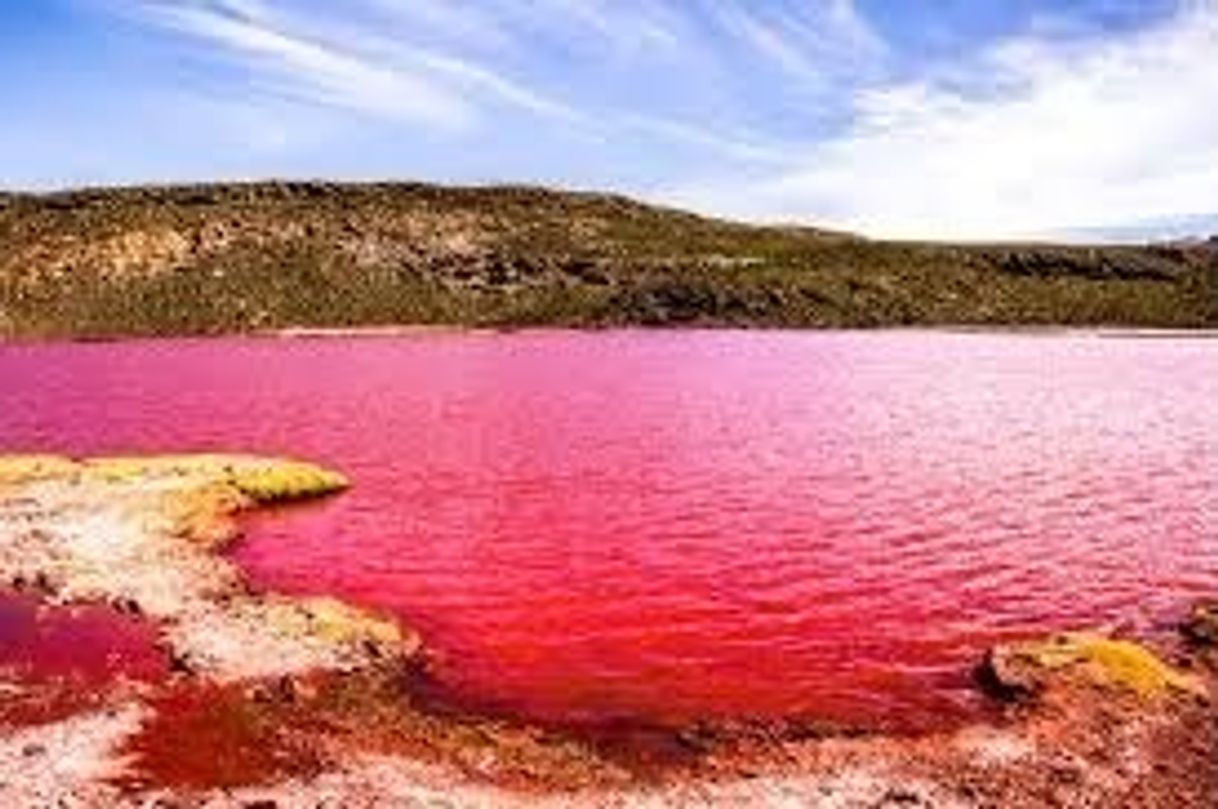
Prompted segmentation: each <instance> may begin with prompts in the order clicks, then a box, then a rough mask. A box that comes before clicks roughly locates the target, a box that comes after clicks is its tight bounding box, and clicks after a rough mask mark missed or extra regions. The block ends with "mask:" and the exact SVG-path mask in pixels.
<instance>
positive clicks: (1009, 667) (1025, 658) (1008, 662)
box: [978, 632, 1205, 699]
mask: <svg viewBox="0 0 1218 809" xmlns="http://www.w3.org/2000/svg"><path fill="white" fill-rule="evenodd" d="M978 676H979V679H980V680H981V682H982V684H983V685H985V686H987V687H988V688H989V690H991V691H992V692H994V693H995V694H997V695H998V696H1000V697H1003V698H1006V699H1020V698H1027V697H1033V696H1036V695H1039V694H1040V693H1042V692H1043V691H1045V689H1046V688H1048V687H1049V686H1051V685H1053V684H1064V683H1071V684H1081V685H1087V686H1099V687H1103V688H1111V689H1116V690H1119V691H1123V692H1126V693H1130V694H1133V695H1135V696H1137V697H1139V698H1143V699H1155V698H1160V697H1164V696H1169V695H1171V694H1192V695H1196V696H1204V695H1205V689H1204V686H1203V685H1202V683H1201V681H1200V680H1199V679H1198V678H1196V677H1193V676H1190V675H1188V674H1186V673H1184V672H1181V671H1179V670H1177V669H1175V668H1173V667H1172V666H1170V665H1168V664H1167V663H1165V662H1163V661H1162V660H1160V659H1159V657H1158V656H1157V655H1155V653H1154V652H1152V651H1150V650H1149V649H1147V648H1146V647H1144V646H1141V645H1139V644H1137V643H1134V642H1133V641H1128V640H1118V639H1115V638H1110V637H1107V636H1104V635H1100V634H1095V633H1088V632H1071V633H1063V634H1059V635H1054V636H1052V637H1050V638H1047V639H1044V640H1034V641H1026V642H1022V643H1011V644H1003V645H1000V646H997V647H995V648H994V649H992V650H990V651H989V653H988V654H987V655H986V657H985V660H984V661H983V663H982V665H981V667H980V668H979V670H978Z"/></svg>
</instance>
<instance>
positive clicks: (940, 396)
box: [0, 331, 1218, 729]
mask: <svg viewBox="0 0 1218 809" xmlns="http://www.w3.org/2000/svg"><path fill="white" fill-rule="evenodd" d="M1215 402H1218V351H1216V350H1215V347H1214V344H1213V341H1212V340H1209V341H1207V340H1205V339H1201V338H1189V337H1186V336H1172V337H1163V338H1161V339H1154V340H1144V339H1134V338H1130V337H1118V336H1114V335H1094V334H1068V333H1059V334H1037V335H1031V334H949V333H922V332H881V333H784V332H766V333H735V332H634V331H625V332H606V333H571V332H523V333H513V334H492V333H466V334H461V333H455V334H454V333H448V334H435V335H429V334H423V335H413V336H409V337H376V338H371V337H341V338H324V339H292V340H286V339H217V340H208V341H189V340H173V341H158V342H131V343H113V344H76V345H26V346H5V347H0V413H2V414H3V418H0V449H2V450H5V451H56V452H67V453H73V454H79V455H86V454H104V453H114V452H132V451H149V452H162V451H173V452H183V451H194V450H240V451H246V452H254V453H259V454H288V455H292V456H297V457H303V458H307V459H309V460H314V461H318V462H322V463H327V464H330V465H332V466H335V467H336V468H338V469H340V470H342V471H344V472H346V473H347V474H348V475H350V476H351V477H352V478H353V480H354V481H355V484H356V485H355V488H354V489H353V490H352V491H351V492H349V493H348V494H345V495H343V496H341V497H338V498H336V499H333V500H330V501H326V502H324V503H321V504H316V505H311V506H306V507H297V508H289V509H282V510H278V511H272V512H268V513H265V514H259V515H255V516H254V517H252V518H251V519H249V520H248V521H247V523H246V527H247V537H246V540H245V541H244V542H243V543H242V544H241V545H240V546H239V547H238V548H237V549H236V551H235V555H236V557H237V559H238V561H239V562H240V563H241V564H242V565H243V567H244V568H245V569H246V570H247V571H248V572H249V574H250V575H251V577H252V578H253V579H254V580H255V582H257V583H258V584H260V585H262V586H266V587H269V588H275V589H279V590H284V591H288V592H294V593H326V594H333V595H338V596H342V597H345V598H348V599H351V600H353V601H355V602H358V603H361V604H365V605H370V606H375V607H381V608H384V609H388V610H391V611H393V612H394V613H396V614H397V615H399V616H401V618H402V619H403V620H404V621H406V622H407V623H408V624H410V625H411V626H413V627H415V628H417V629H418V630H420V631H421V632H422V633H423V636H424V638H425V639H426V641H427V643H428V645H429V646H430V647H432V648H433V649H434V650H436V652H437V658H436V664H435V676H436V678H437V681H438V685H439V687H440V688H441V689H442V690H443V691H444V692H445V693H446V695H448V696H449V697H450V698H452V699H455V700H458V701H461V702H464V703H468V704H470V705H474V706H477V707H479V708H482V709H485V710H491V711H503V712H508V713H512V714H519V715H524V716H527V717H529V718H532V719H536V720H547V721H556V722H574V723H581V722H586V723H614V722H655V723H677V722H687V721H692V720H695V719H715V718H721V719H727V718H748V719H754V718H755V719H777V718H784V719H788V718H804V719H813V720H824V721H829V722H839V723H846V724H850V725H863V726H884V727H890V728H911V729H912V728H922V727H928V726H935V725H939V724H941V723H943V722H951V721H954V720H963V719H965V718H969V717H972V716H974V715H975V714H976V712H977V711H978V710H981V704H980V702H979V701H978V698H977V697H976V696H975V695H974V691H973V689H972V688H971V687H970V684H969V669H970V667H971V666H972V664H973V663H974V662H975V661H976V660H977V658H978V655H979V653H980V651H981V650H982V649H984V648H985V647H986V646H987V645H989V644H991V643H993V642H995V641H997V640H1000V639H1004V638H1009V637H1014V636H1020V635H1023V634H1029V633H1030V634H1040V633H1042V632H1044V631H1046V630H1048V629H1053V628H1075V627H1080V626H1083V627H1085V626H1094V625H1097V624H1102V625H1119V626H1126V627H1129V628H1131V629H1136V630H1139V631H1154V630H1155V629H1156V628H1157V627H1159V626H1160V624H1161V623H1162V622H1164V621H1167V620H1170V619H1172V618H1175V617H1177V616H1178V615H1179V614H1181V611H1182V609H1183V605H1184V604H1186V603H1188V602H1189V601H1191V600H1192V599H1194V598H1197V597H1202V596H1213V595H1214V594H1215V592H1216V591H1218V542H1216V541H1215V538H1214V527H1215V525H1218V521H1216V520H1218V410H1215V404H1214V403H1215ZM4 621H11V619H8V618H4V617H3V614H0V633H4V632H5V630H4V628H3V623H4ZM0 637H3V638H6V642H7V639H8V638H10V637H12V633H11V632H9V634H7V635H6V634H0Z"/></svg>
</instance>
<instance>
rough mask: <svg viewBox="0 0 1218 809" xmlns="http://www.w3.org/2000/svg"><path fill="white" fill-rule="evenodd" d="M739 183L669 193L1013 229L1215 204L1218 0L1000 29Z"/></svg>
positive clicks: (1081, 224)
mask: <svg viewBox="0 0 1218 809" xmlns="http://www.w3.org/2000/svg"><path fill="white" fill-rule="evenodd" d="M856 108H857V114H856V119H855V120H854V122H853V123H852V124H851V125H850V126H849V128H848V129H847V131H846V132H845V133H844V134H842V135H840V136H839V137H836V138H832V139H829V140H827V141H824V142H821V143H819V144H814V145H810V146H808V147H807V148H806V150H805V152H804V153H803V154H792V155H791V156H790V164H789V165H788V166H787V167H786V168H785V169H784V170H783V171H781V172H778V173H777V174H776V175H774V176H771V177H770V178H768V179H763V180H761V181H758V182H753V183H751V184H745V185H744V186H742V185H741V184H740V183H738V182H732V183H731V184H730V186H729V185H728V184H719V183H708V184H705V185H702V186H701V187H686V188H683V189H680V190H677V191H675V192H673V193H671V194H668V195H666V196H667V198H668V199H670V200H672V199H675V200H676V201H679V202H682V203H685V204H692V205H695V206H697V207H700V208H703V209H710V210H714V211H717V212H725V211H726V212H729V213H734V214H737V215H745V216H750V217H754V218H758V217H760V218H773V217H782V218H806V219H810V220H813V221H820V222H824V223H826V224H832V225H835V226H839V227H850V228H853V229H857V230H861V231H864V232H868V233H873V234H880V235H891V236H903V237H931V236H937V237H957V238H959V237H964V238H991V237H1021V236H1035V235H1045V234H1053V233H1059V232H1063V231H1067V230H1071V229H1080V228H1090V227H1096V226H1100V227H1103V226H1106V225H1125V224H1129V223H1132V222H1138V221H1146V220H1151V219H1170V218H1174V217H1183V216H1188V215H1195V214H1201V213H1205V212H1211V211H1213V210H1214V209H1215V208H1218V2H1214V1H1213V0H1198V2H1192V3H1188V4H1187V5H1186V6H1185V7H1184V8H1182V9H1181V11H1180V12H1179V13H1178V14H1177V15H1175V16H1174V17H1173V18H1172V19H1170V20H1169V21H1166V22H1164V23H1161V24H1159V25H1158V26H1157V27H1154V28H1151V29H1147V30H1144V31H1141V32H1138V33H1134V34H1126V35H1123V36H1122V37H1120V38H1115V39H1113V38H1107V39H1104V38H1099V37H1091V38H1086V39H1082V40H1080V39H1078V38H1070V39H1066V40H1061V39H1054V38H1051V37H1043V36H1028V37H1023V38H1017V39H1012V40H1009V41H1006V42H1004V43H1001V44H999V45H997V46H995V47H992V48H990V49H989V50H988V51H987V52H986V53H984V54H983V55H982V56H980V57H979V58H975V59H972V60H969V61H968V62H967V63H966V64H963V65H957V66H955V68H954V69H953V70H951V71H947V72H945V73H942V74H937V75H935V74H932V75H928V76H927V77H926V78H923V79H921V80H916V81H907V82H904V83H899V84H892V85H887V86H880V87H875V88H872V89H869V90H866V91H864V92H862V93H860V95H859V96H858V98H857V100H856Z"/></svg>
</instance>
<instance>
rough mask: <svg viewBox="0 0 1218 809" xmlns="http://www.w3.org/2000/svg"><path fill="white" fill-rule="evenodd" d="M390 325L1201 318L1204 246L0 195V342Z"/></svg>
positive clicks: (636, 212) (368, 194)
mask: <svg viewBox="0 0 1218 809" xmlns="http://www.w3.org/2000/svg"><path fill="white" fill-rule="evenodd" d="M396 324H457V325H471V326H526V325H561V326H614V325H629V324H638V325H657V326H658V325H706V326H764V327H875V326H896V325H914V324H917V325H1045V324H1060V325H1078V326H1084V325H1113V326H1137V327H1152V326H1155V327H1179V328H1191V327H1205V326H1218V248H1216V247H1215V246H1214V245H1212V244H1211V245H1208V246H1207V245H1206V244H1196V245H1191V246H1190V245H1178V246H1173V245H1163V246H1147V247H1132V246H1121V247H1063V246H1051V245H1030V244H1029V245H975V246H972V245H971V246H958V245H943V244H922V243H905V242H881V241H871V240H865V239H861V238H856V237H853V236H850V235H846V234H840V233H832V232H828V231H820V230H815V229H811V228H796V227H754V226H747V225H742V224H735V223H730V222H725V221H720V220H714V219H707V218H703V217H699V216H695V215H692V214H688V213H682V212H679V211H674V210H668V209H662V208H655V207H650V206H646V205H642V204H640V203H637V202H633V201H630V200H628V199H624V198H621V197H615V196H606V195H597V194H576V193H563V192H554V191H546V190H541V189H535V188H520V187H499V188H442V187H435V186H427V185H417V184H376V185H344V184H328V183H260V184H240V185H208V186H180V187H167V188H131V189H108V190H83V191H74V192H66V193H56V194H47V195H25V194H0V336H7V337H57V336H113V335H136V334H157V335H168V334H200V333H222V332H241V331H250V330H258V329H275V328H285V327H293V326H307V327H346V326H378V325H396Z"/></svg>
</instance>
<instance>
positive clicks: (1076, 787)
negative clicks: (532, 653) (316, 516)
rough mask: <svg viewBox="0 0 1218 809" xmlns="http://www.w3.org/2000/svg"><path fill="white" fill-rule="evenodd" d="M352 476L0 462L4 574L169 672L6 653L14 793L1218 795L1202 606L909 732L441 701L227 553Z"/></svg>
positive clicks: (211, 459)
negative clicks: (1160, 635)
mask: <svg viewBox="0 0 1218 809" xmlns="http://www.w3.org/2000/svg"><path fill="white" fill-rule="evenodd" d="M345 485H346V481H345V480H343V479H342V478H341V476H338V475H335V474H333V473H330V472H327V471H326V470H322V469H319V468H317V467H314V466H310V465H307V464H298V463H290V462H283V461H268V460H262V459H257V458H245V457H226V456H225V457H221V456H203V457H189V458H159V459H111V460H104V461H102V460H99V461H87V462H76V461H71V460H68V459H63V458H53V457H39V458H29V457H22V458H8V459H4V458H0V583H7V584H8V585H10V586H12V587H14V588H16V589H20V590H22V591H23V592H25V593H33V594H36V596H37V597H38V598H39V599H41V600H42V601H43V602H44V603H45V604H47V605H48V606H50V607H54V605H63V604H72V603H83V604H108V605H113V607H114V609H115V610H116V611H121V612H122V613H124V614H126V615H138V616H140V617H141V618H142V620H145V621H148V622H150V623H151V624H152V625H153V626H154V627H155V628H156V632H157V636H158V645H159V648H160V649H161V650H162V652H163V654H164V655H165V656H166V658H167V660H168V661H169V664H170V665H169V669H170V670H171V671H172V672H173V673H172V674H171V675H170V676H168V677H166V678H165V679H164V680H163V681H156V682H140V683H132V682H126V681H123V680H121V679H120V680H116V681H115V682H113V683H109V684H106V685H104V686H99V687H98V688H96V689H95V690H94V691H91V692H90V693H87V694H82V693H79V692H72V691H71V689H67V688H65V687H64V686H62V685H61V684H57V683H56V682H54V681H47V680H32V679H30V678H28V677H25V676H23V675H21V674H20V673H18V672H5V671H3V670H2V669H0V805H5V806H116V805H117V806H122V805H132V806H136V805H149V804H152V803H155V802H156V801H158V800H163V801H167V802H168V804H169V805H173V806H248V805H260V806H271V805H275V806H288V807H295V806H299V807H313V806H322V805H325V806H339V805H341V806H411V805H457V806H466V805H468V806H486V805H495V806H511V805H517V804H521V805H523V804H529V805H537V804H542V805H555V806H570V805H587V806H635V805H638V806H653V805H654V806H666V805H684V806H688V805H767V806H771V805H799V806H825V807H880V806H892V807H897V806H905V807H911V806H912V807H974V806H976V807H980V806H993V807H1038V806H1079V807H1082V806H1146V807H1150V806H1173V807H1177V806H1179V807H1191V806H1197V807H1202V806H1205V807H1209V806H1212V805H1213V796H1214V795H1218V722H1216V721H1215V720H1216V718H1218V717H1216V716H1215V713H1214V709H1213V708H1212V707H1211V705H1210V701H1209V693H1210V690H1211V686H1212V683H1213V681H1214V671H1215V668H1214V660H1212V659H1211V652H1210V650H1209V646H1208V642H1210V641H1212V640H1213V639H1214V638H1215V637H1218V632H1215V633H1212V635H1211V634H1207V630H1206V629H1205V626H1208V624H1207V625H1204V626H1202V629H1201V630H1198V628H1197V626H1196V625H1193V626H1192V629H1191V631H1190V637H1191V639H1192V641H1193V644H1192V645H1191V646H1186V645H1185V644H1183V643H1181V644H1180V646H1179V648H1176V649H1168V650H1162V653H1161V654H1160V655H1158V656H1156V655H1154V654H1152V653H1151V652H1149V651H1147V650H1146V649H1144V648H1143V647H1141V646H1137V645H1135V644H1133V643H1129V642H1125V641H1113V640H1110V639H1107V638H1103V637H1098V636H1087V635H1079V636H1071V637H1063V638H1055V639H1050V640H1048V641H1045V642H1035V643H1029V644H1024V645H1020V646H1013V647H1007V648H1004V649H999V650H995V651H993V652H992V653H991V654H990V655H989V656H988V664H987V668H986V671H987V672H988V674H989V679H990V687H991V688H992V690H993V691H994V693H995V694H996V695H998V697H1001V698H1002V699H1003V700H1004V702H1003V703H1002V704H1003V706H1004V707H1003V710H1002V716H1003V718H1002V719H1001V720H1000V721H998V722H996V723H995V724H992V725H987V726H978V727H972V728H965V729H962V730H957V731H952V732H950V733H946V732H945V733H939V734H932V735H926V736H921V737H916V738H904V737H902V738H893V737H878V736H873V737H861V738H860V737H856V738H846V737H834V736H826V735H824V734H823V733H821V732H813V731H812V730H811V729H808V728H799V727H756V726H718V727H711V726H698V727H691V728H685V729H674V730H666V731H662V732H661V731H654V732H652V733H650V734H649V735H647V736H646V738H641V737H640V738H632V739H613V738H604V737H594V736H589V735H580V734H575V733H570V732H563V731H558V730H554V729H547V728H539V727H532V726H530V725H528V724H527V723H524V722H516V721H510V720H504V719H493V718H489V717H479V716H472V715H468V714H465V713H462V712H460V711H458V710H454V709H452V708H451V707H445V706H438V705H436V704H434V703H433V702H432V701H430V700H428V699H426V698H425V697H424V696H422V694H421V690H420V688H419V683H420V681H421V678H425V669H426V653H425V650H424V648H423V646H422V644H421V643H420V641H419V640H418V638H417V637H416V636H415V635H414V633H412V632H411V631H410V630H409V629H408V628H405V627H401V626H398V625H397V624H396V623H395V622H394V621H392V620H390V619H387V618H385V617H381V616H376V615H371V614H369V613H367V612H365V611H363V610H360V609H358V608H355V607H353V606H350V605H346V604H343V603H340V602H338V601H334V600H330V599H310V600H301V599H292V598H287V597H284V596H279V595H275V594H270V593H258V592H254V591H252V590H251V588H250V587H249V585H248V584H247V583H246V582H245V581H244V579H243V578H242V576H241V574H240V572H239V571H238V570H237V569H236V568H235V567H234V566H233V565H232V564H230V563H229V562H228V561H227V560H226V559H225V558H224V557H223V556H222V555H220V554H219V551H220V550H222V549H223V547H224V546H225V545H226V543H228V542H230V541H231V540H232V539H233V538H234V537H235V536H236V531H237V527H236V522H235V519H236V516H237V515H238V514H239V512H241V511H242V510H245V509H250V508H255V507H257V506H258V505H260V504H264V503H269V502H274V501H279V500H284V499H291V498H298V497H311V496H320V495H324V494H329V493H334V492H337V491H341V489H343V488H344V487H345ZM1203 617H1204V616H1203ZM1215 626H1218V624H1216V625H1215ZM983 651H984V650H979V660H980V659H981V657H982V652H983ZM1168 658H1170V659H1171V665H1169V664H1168V663H1165V662H1163V660H1164V659H1168ZM776 687H781V686H780V684H776Z"/></svg>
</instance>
